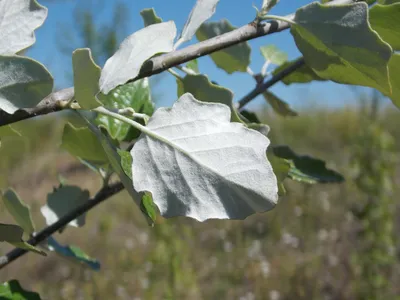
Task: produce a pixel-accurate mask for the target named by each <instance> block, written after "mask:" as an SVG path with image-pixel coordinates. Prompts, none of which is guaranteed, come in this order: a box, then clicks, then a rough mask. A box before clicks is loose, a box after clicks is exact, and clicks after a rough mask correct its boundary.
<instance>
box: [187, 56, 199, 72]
mask: <svg viewBox="0 0 400 300" xmlns="http://www.w3.org/2000/svg"><path fill="white" fill-rule="evenodd" d="M186 68H188V69H190V70H192V71H193V72H195V73H197V74H198V73H200V71H199V63H198V61H197V59H193V60H191V61H189V62H187V64H186Z"/></svg>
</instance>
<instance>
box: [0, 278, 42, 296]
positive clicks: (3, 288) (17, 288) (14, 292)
mask: <svg viewBox="0 0 400 300" xmlns="http://www.w3.org/2000/svg"><path fill="white" fill-rule="evenodd" d="M0 298H1V299H2V300H41V298H40V296H39V294H38V293H35V292H28V291H25V290H24V289H23V288H22V287H21V285H20V284H19V282H18V281H17V280H15V279H14V280H10V281H8V282H5V283H3V284H1V285H0Z"/></svg>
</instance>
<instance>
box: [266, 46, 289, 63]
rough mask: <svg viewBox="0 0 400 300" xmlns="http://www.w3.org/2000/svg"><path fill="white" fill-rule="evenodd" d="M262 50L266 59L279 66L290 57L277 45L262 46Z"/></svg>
mask: <svg viewBox="0 0 400 300" xmlns="http://www.w3.org/2000/svg"><path fill="white" fill-rule="evenodd" d="M260 51H261V54H262V56H264V58H265V60H266V61H269V62H271V63H273V64H275V65H278V66H280V65H281V64H283V63H284V62H286V61H287V59H288V56H287V54H286V53H285V52H283V51H281V50H279V48H278V47H276V46H275V45H267V46H262V47H260Z"/></svg>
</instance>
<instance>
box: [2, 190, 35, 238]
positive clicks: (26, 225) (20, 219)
mask: <svg viewBox="0 0 400 300" xmlns="http://www.w3.org/2000/svg"><path fill="white" fill-rule="evenodd" d="M3 203H4V205H5V207H6V208H7V211H8V212H9V213H10V214H11V215H12V216H13V218H14V220H15V222H17V224H18V225H19V226H21V227H22V229H23V230H24V231H25V232H26V233H27V234H31V233H33V232H34V231H35V225H34V224H33V221H32V216H31V211H30V209H29V206H28V205H26V204H25V203H24V202H23V201H22V200H21V199H20V198H19V197H18V195H17V194H16V193H15V192H14V191H13V190H12V189H8V190H6V191H5V192H4V193H3Z"/></svg>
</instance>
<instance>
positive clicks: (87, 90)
mask: <svg viewBox="0 0 400 300" xmlns="http://www.w3.org/2000/svg"><path fill="white" fill-rule="evenodd" d="M72 67H73V71H74V91H75V100H76V101H78V103H79V105H80V106H81V107H82V108H83V109H92V108H96V107H99V106H101V102H99V101H98V100H97V99H96V95H97V93H98V92H99V91H100V90H99V79H100V73H101V68H100V67H99V66H98V65H96V63H95V62H94V61H93V58H92V53H91V51H90V49H89V48H83V49H77V50H75V51H74V52H72Z"/></svg>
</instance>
